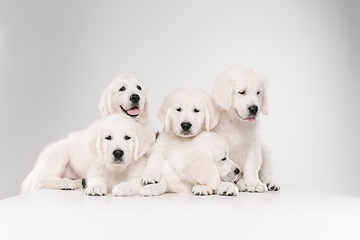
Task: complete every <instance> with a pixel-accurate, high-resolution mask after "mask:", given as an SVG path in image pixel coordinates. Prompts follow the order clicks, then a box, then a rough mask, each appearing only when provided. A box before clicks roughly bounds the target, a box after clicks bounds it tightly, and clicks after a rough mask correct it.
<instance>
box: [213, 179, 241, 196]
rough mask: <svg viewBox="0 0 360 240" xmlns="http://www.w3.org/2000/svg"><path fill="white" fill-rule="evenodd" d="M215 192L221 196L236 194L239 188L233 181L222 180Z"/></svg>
mask: <svg viewBox="0 0 360 240" xmlns="http://www.w3.org/2000/svg"><path fill="white" fill-rule="evenodd" d="M216 193H217V194H218V195H223V196H237V195H239V189H238V188H237V187H236V186H235V185H234V184H233V183H230V182H223V183H221V184H220V186H219V188H218V189H217V190H216Z"/></svg>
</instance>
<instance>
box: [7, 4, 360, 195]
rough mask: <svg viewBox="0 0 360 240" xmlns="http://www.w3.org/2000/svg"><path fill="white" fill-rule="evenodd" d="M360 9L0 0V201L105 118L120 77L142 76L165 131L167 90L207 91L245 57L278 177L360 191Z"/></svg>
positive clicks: (358, 6) (343, 191)
mask: <svg viewBox="0 0 360 240" xmlns="http://www.w3.org/2000/svg"><path fill="white" fill-rule="evenodd" d="M359 16H360V2H359V1H313V0H311V1H285V0H284V1H96V2H95V1H48V0H46V1H3V0H0V79H1V81H0V110H1V118H0V133H1V134H0V150H1V154H0V199H3V198H6V197H11V196H14V195H16V194H19V192H20V185H21V183H22V181H23V180H24V178H25V177H26V176H27V174H28V173H29V172H30V171H31V169H32V167H33V166H34V164H35V161H36V158H37V155H38V153H39V152H40V151H41V150H42V149H43V148H44V147H45V146H46V144H48V143H51V142H54V141H57V140H59V139H61V138H64V137H66V136H67V135H68V134H69V133H71V132H72V131H76V130H81V129H84V128H86V127H87V126H89V125H90V124H91V123H92V122H93V121H95V120H96V119H98V118H100V116H101V115H100V112H99V109H98V103H99V100H100V96H101V92H102V91H103V89H105V87H106V86H107V85H108V84H109V82H110V81H111V79H112V78H113V77H115V76H116V75H118V74H120V73H122V72H130V73H134V74H135V75H137V76H138V77H139V78H140V79H141V80H142V81H143V82H145V83H146V84H147V86H148V88H149V93H150V97H151V101H152V113H151V120H152V122H153V123H154V126H155V128H156V129H158V130H161V124H160V122H159V121H158V119H157V117H156V113H157V110H158V109H159V107H160V105H161V103H162V100H163V99H164V96H165V95H167V94H168V93H169V92H171V91H173V90H175V89H177V88H179V87H184V86H196V87H201V88H203V89H204V90H206V91H207V92H209V93H210V92H211V89H212V86H213V83H214V81H215V79H216V77H217V76H218V75H219V74H220V73H221V72H224V71H226V70H227V69H228V68H230V67H231V66H233V65H235V64H238V63H248V64H251V65H254V66H257V67H259V68H260V69H262V71H263V72H264V74H265V75H266V76H267V77H268V78H269V83H270V100H271V110H270V114H269V115H268V116H263V117H261V121H262V136H263V139H264V141H265V142H266V143H268V145H270V148H271V149H272V152H273V162H274V172H275V175H276V178H277V179H278V181H279V182H280V183H281V184H282V185H283V186H288V187H291V186H302V187H306V188H314V189H319V190H321V191H330V192H336V193H341V194H347V195H352V196H356V197H360V187H359V184H360V174H359V171H360V162H359V151H360V146H359V143H360V128H359V125H358V124H359V122H360V108H359V102H360V96H359V93H358V92H359V89H360V81H359V80H360V79H359V75H360V57H359V56H360V17H359Z"/></svg>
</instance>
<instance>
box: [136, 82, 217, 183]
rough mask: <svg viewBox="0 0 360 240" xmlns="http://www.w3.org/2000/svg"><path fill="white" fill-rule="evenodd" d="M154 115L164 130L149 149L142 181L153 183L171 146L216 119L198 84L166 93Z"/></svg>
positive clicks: (211, 106)
mask: <svg viewBox="0 0 360 240" xmlns="http://www.w3.org/2000/svg"><path fill="white" fill-rule="evenodd" d="M158 117H159V120H160V122H161V123H162V124H163V125H164V130H163V131H162V132H161V133H160V136H159V138H158V140H157V142H156V143H155V144H154V146H153V147H152V148H151V150H150V153H149V159H148V163H147V167H146V170H145V172H144V175H143V177H142V182H143V183H144V184H151V183H156V182H158V181H159V180H160V176H161V173H162V171H163V164H164V157H165V156H166V154H167V152H168V151H171V149H172V148H178V146H182V144H184V143H186V141H188V140H189V139H190V138H193V137H195V136H197V135H198V134H199V133H201V132H204V131H210V130H211V129H212V128H214V127H215V125H216V124H217V123H218V121H219V115H218V111H217V110H216V105H215V103H214V101H213V99H212V97H211V96H210V95H209V94H207V93H206V92H204V91H203V90H201V89H199V88H192V87H187V88H181V89H178V90H176V91H175V92H173V93H171V94H169V95H168V96H167V97H166V98H165V100H164V102H163V104H162V106H161V108H160V110H159V112H158Z"/></svg>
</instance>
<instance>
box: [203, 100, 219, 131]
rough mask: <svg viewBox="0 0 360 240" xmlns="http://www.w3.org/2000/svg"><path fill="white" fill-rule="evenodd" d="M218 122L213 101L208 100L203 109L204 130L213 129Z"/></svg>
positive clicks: (216, 110)
mask: <svg viewBox="0 0 360 240" xmlns="http://www.w3.org/2000/svg"><path fill="white" fill-rule="evenodd" d="M219 120H220V113H219V111H218V109H217V106H216V104H215V102H214V100H213V99H208V100H207V103H206V108H205V130H206V131H208V132H209V131H210V130H211V129H213V128H214V127H215V126H216V125H217V124H218V122H219Z"/></svg>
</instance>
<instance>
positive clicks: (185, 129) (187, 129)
mask: <svg viewBox="0 0 360 240" xmlns="http://www.w3.org/2000/svg"><path fill="white" fill-rule="evenodd" d="M191 126H192V125H191V123H189V122H183V123H181V128H182V129H183V130H184V131H189V129H190V128H191Z"/></svg>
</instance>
